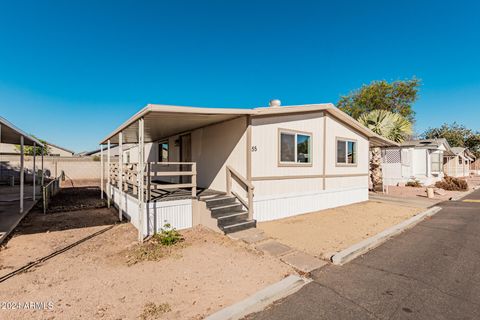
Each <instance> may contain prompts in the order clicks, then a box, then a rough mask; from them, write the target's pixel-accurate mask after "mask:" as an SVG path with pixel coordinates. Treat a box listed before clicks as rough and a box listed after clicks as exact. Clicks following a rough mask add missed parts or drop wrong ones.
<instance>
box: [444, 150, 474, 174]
mask: <svg viewBox="0 0 480 320" xmlns="http://www.w3.org/2000/svg"><path fill="white" fill-rule="evenodd" d="M474 161H475V156H474V155H473V154H472V153H470V152H469V151H468V149H467V148H462V147H453V148H452V154H450V155H449V156H446V157H444V159H443V169H444V171H445V174H446V175H448V176H452V177H468V176H469V175H470V165H471V163H473V162H474Z"/></svg>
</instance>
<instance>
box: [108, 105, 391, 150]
mask: <svg viewBox="0 0 480 320" xmlns="http://www.w3.org/2000/svg"><path fill="white" fill-rule="evenodd" d="M315 111H324V112H327V113H328V114H330V115H331V116H333V117H334V118H336V119H338V120H339V121H341V122H343V123H345V124H346V125H348V126H350V127H352V128H353V129H355V130H356V131H358V132H360V133H361V134H363V135H365V136H366V137H367V138H368V139H369V140H370V143H371V145H372V146H398V144H397V143H396V142H393V141H391V140H388V139H386V138H384V137H381V136H379V135H378V134H376V133H374V132H373V131H371V130H370V129H368V128H366V127H364V126H363V125H361V124H360V123H359V122H358V121H356V120H354V119H353V118H352V117H350V116H349V115H347V114H346V113H344V112H342V111H340V110H339V109H338V108H336V107H335V106H334V105H333V104H331V103H325V104H307V105H295V106H282V107H259V108H254V109H235V108H229V109H225V108H198V107H181V106H170V105H156V104H149V105H147V106H146V107H144V108H143V109H142V110H140V111H139V112H137V113H136V114H135V115H133V116H132V117H131V118H130V119H128V120H127V121H126V122H125V123H123V124H122V125H120V126H119V127H118V128H117V129H116V130H114V131H113V132H112V133H111V134H109V135H108V136H106V137H105V138H104V139H103V140H102V141H101V142H100V144H105V143H107V141H108V140H110V142H111V143H114V144H118V142H119V133H120V132H123V143H137V142H138V120H139V119H141V118H143V119H144V127H145V142H152V141H157V140H161V139H163V138H166V137H169V136H172V135H176V134H179V133H182V132H187V131H191V130H194V129H198V128H201V127H204V126H207V125H211V124H214V123H219V122H223V121H227V120H230V119H234V118H237V117H240V116H245V115H250V116H252V117H259V116H273V115H281V114H291V113H304V112H315Z"/></svg>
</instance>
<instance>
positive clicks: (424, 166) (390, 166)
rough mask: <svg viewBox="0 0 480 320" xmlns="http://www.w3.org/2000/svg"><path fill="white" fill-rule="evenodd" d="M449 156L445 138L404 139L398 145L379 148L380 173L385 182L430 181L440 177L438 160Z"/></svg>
mask: <svg viewBox="0 0 480 320" xmlns="http://www.w3.org/2000/svg"><path fill="white" fill-rule="evenodd" d="M446 156H453V153H452V150H451V148H450V145H449V144H448V142H447V140H445V139H425V140H412V141H406V142H404V143H402V144H401V145H400V147H393V148H384V149H383V150H382V173H383V183H384V184H385V185H402V184H405V183H407V182H408V181H413V180H417V181H419V182H420V183H421V184H423V185H431V184H434V183H435V182H437V181H440V180H441V179H442V178H443V177H444V173H443V168H442V163H443V161H444V160H443V159H444V157H446Z"/></svg>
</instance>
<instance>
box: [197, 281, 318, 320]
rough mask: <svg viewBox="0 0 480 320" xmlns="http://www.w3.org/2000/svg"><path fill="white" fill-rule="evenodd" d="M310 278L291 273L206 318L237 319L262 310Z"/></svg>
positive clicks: (216, 319) (294, 290) (209, 319)
mask: <svg viewBox="0 0 480 320" xmlns="http://www.w3.org/2000/svg"><path fill="white" fill-rule="evenodd" d="M311 281H312V280H310V279H305V278H302V277H300V276H297V275H290V276H288V277H286V278H285V279H283V280H281V281H279V282H277V283H274V284H272V285H270V286H268V287H266V288H265V289H262V290H260V291H258V292H257V293H255V294H253V295H252V296H250V297H248V298H247V299H245V300H243V301H240V302H238V303H236V304H234V305H231V306H229V307H226V308H225V309H222V310H220V311H218V312H216V313H214V314H212V315H210V316H208V317H207V318H206V320H236V319H241V318H243V317H245V316H246V315H248V314H250V313H253V312H258V311H262V310H263V309H264V308H265V307H267V306H268V305H270V304H272V303H273V302H275V301H276V300H278V299H281V298H284V297H286V296H288V295H290V294H292V293H294V292H296V291H298V290H300V288H302V287H303V286H304V285H306V284H307V283H309V282H311Z"/></svg>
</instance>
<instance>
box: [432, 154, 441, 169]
mask: <svg viewBox="0 0 480 320" xmlns="http://www.w3.org/2000/svg"><path fill="white" fill-rule="evenodd" d="M431 161H432V172H441V171H442V153H441V152H434V153H432V158H431Z"/></svg>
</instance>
